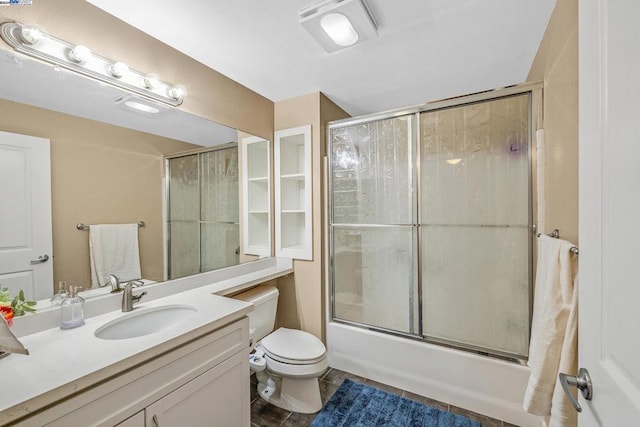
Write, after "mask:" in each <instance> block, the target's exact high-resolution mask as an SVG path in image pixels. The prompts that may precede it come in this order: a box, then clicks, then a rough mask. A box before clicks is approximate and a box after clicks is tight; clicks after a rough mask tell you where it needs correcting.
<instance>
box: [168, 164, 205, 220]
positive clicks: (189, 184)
mask: <svg viewBox="0 0 640 427" xmlns="http://www.w3.org/2000/svg"><path fill="white" fill-rule="evenodd" d="M170 165H171V167H170V168H169V221H171V222H173V221H197V220H198V219H199V215H200V214H199V210H200V203H199V200H200V196H199V192H200V190H199V185H200V184H199V182H198V156H197V155H193V156H185V157H180V158H177V159H171V163H170Z"/></svg>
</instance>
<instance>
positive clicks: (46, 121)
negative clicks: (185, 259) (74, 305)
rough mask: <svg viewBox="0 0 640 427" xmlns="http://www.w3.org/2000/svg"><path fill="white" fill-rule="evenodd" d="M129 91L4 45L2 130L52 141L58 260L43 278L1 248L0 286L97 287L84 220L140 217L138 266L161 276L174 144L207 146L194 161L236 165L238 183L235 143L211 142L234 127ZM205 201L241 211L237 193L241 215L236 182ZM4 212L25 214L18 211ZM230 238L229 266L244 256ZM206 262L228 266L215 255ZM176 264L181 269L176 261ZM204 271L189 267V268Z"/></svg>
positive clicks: (9, 228) (4, 226)
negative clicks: (139, 105) (140, 102)
mask: <svg viewBox="0 0 640 427" xmlns="http://www.w3.org/2000/svg"><path fill="white" fill-rule="evenodd" d="M131 99H132V98H131V96H130V95H128V94H126V93H124V92H122V91H120V90H119V89H116V88H113V87H111V86H107V85H104V84H100V83H98V82H96V81H93V80H91V79H88V78H85V77H82V76H79V75H77V74H74V73H71V72H68V71H65V70H60V69H56V68H54V67H51V66H49V65H47V64H44V63H41V62H39V61H35V60H31V59H28V58H25V57H23V56H22V55H18V54H14V53H13V52H8V51H2V50H0V111H1V112H2V113H1V114H0V131H2V132H3V133H6V134H19V135H28V136H32V137H37V138H43V139H47V140H49V141H50V144H49V145H50V165H51V173H50V178H51V184H50V185H51V196H52V197H51V212H50V218H51V219H50V220H51V223H52V239H53V249H52V253H51V254H47V255H48V256H50V261H52V265H53V277H52V278H48V279H38V278H34V277H35V276H33V275H29V274H22V273H21V271H20V269H17V270H13V271H12V270H11V269H7V268H6V265H5V264H6V260H4V261H3V259H2V258H1V256H2V252H4V250H3V249H2V248H0V286H3V287H9V288H14V289H15V288H18V287H19V288H23V289H25V292H26V293H27V296H28V297H30V298H36V299H43V298H48V297H50V296H51V295H52V294H53V292H54V283H55V284H57V283H58V282H59V281H63V280H64V281H66V282H67V283H77V284H79V285H81V286H83V288H85V289H88V288H91V272H90V255H89V236H88V234H89V232H88V231H83V230H79V229H78V228H77V227H76V225H77V224H79V223H82V224H85V225H87V226H89V227H90V226H91V225H92V224H122V223H137V222H138V221H144V227H141V228H140V229H139V230H138V239H139V249H140V265H141V270H142V276H143V278H144V279H149V280H152V281H162V280H165V279H166V278H167V277H168V272H169V271H170V268H169V265H168V255H167V252H168V249H167V248H168V247H170V245H169V244H167V236H168V235H169V233H168V231H169V230H168V228H169V227H168V226H167V224H168V221H167V213H166V212H167V206H166V203H167V202H166V200H165V198H164V196H163V195H164V194H165V191H166V188H167V181H168V179H169V177H168V176H167V169H166V162H167V159H170V158H176V157H175V155H176V153H181V155H184V153H191V152H194V153H195V152H203V151H206V152H210V153H212V154H208V155H205V156H198V155H196V156H195V158H196V159H198V158H199V157H204V158H206V159H205V160H202V159H200V160H196V161H199V162H200V163H201V165H203V164H206V165H208V166H207V167H209V170H213V169H215V168H217V167H218V166H220V165H221V166H222V167H224V168H225V170H226V171H227V172H228V173H229V174H230V175H233V174H235V178H236V180H235V182H233V181H230V182H231V183H232V184H229V182H227V183H226V184H224V185H226V191H231V190H229V188H228V187H229V185H234V186H236V188H237V186H238V181H237V176H238V173H237V172H238V164H237V162H238V156H237V147H236V154H235V155H234V154H230V152H227V153H225V154H220V153H222V152H218V151H210V150H212V149H215V148H216V147H226V148H228V147H234V146H235V145H234V143H237V139H238V132H237V130H236V129H233V128H229V127H227V126H223V125H220V124H218V123H214V122H211V121H208V120H205V119H203V118H200V117H196V116H194V115H191V114H188V113H185V112H183V111H181V110H179V109H176V108H169V107H163V106H160V105H154V107H155V108H156V109H157V110H158V111H157V112H156V113H150V112H147V111H141V110H137V109H132V108H131V107H130V106H128V105H127V104H128V101H129V100H131ZM129 104H130V103H129ZM1 144H2V141H0V145H1ZM0 155H1V153H0ZM189 159H190V160H193V159H194V157H189ZM207 162H208V163H207ZM233 162H235V164H233V165H232V164H231V163H233ZM176 170H177V169H176ZM179 181H180V177H178V179H177V181H176V182H179ZM231 193H233V191H231ZM203 203H204V202H203ZM206 203H207V209H208V212H209V213H212V212H215V211H216V209H218V207H219V208H221V209H224V210H225V211H224V212H225V213H223V214H221V215H220V216H218V217H219V218H220V220H221V221H223V222H224V221H226V222H234V221H236V220H232V219H229V218H228V216H229V212H230V211H231V212H234V208H233V207H231V208H230V206H229V203H231V204H235V217H236V218H237V217H238V215H237V211H238V208H237V203H238V196H237V192H236V193H235V196H232V197H231V200H230V199H228V198H227V197H226V196H225V195H224V194H221V195H216V196H215V197H213V198H210V199H207V200H206ZM3 204H4V207H3V208H1V209H4V212H5V214H6V213H7V212H9V207H8V206H7V205H6V204H5V203H4V201H3ZM187 205H188V203H187ZM185 206H186V205H185ZM7 215H8V217H11V215H13V217H14V218H20V216H21V215H22V214H21V213H15V212H14V213H13V214H7ZM218 217H217V218H218ZM5 218H6V217H5ZM209 219H211V218H207V220H209ZM238 221H239V219H238V220H237V221H236V222H238ZM218 228H220V227H218ZM222 228H224V232H225V233H227V234H228V233H237V232H238V230H239V226H238V224H237V223H236V224H235V225H228V226H225V227H222ZM13 230H15V227H14V226H13V225H12V224H11V223H10V222H9V221H6V220H3V222H2V223H1V224H0V236H10V235H12V234H11V233H13ZM30 232H31V231H29V230H27V231H26V232H25V233H26V234H25V235H27V234H29V233H30ZM206 233H209V234H210V233H211V232H210V231H207V232H206ZM206 233H205V234H206ZM14 234H15V233H14ZM194 238H195V237H194ZM208 238H210V239H212V236H209V237H208ZM228 242H232V243H228V244H227V246H229V245H234V247H233V252H234V253H233V255H234V256H231V257H227V259H226V260H225V261H224V266H226V265H229V264H233V263H236V262H241V261H243V260H248V258H247V257H242V256H236V255H238V254H236V253H235V251H237V250H238V248H236V246H237V245H239V239H238V238H237V237H235V238H231V239H229V240H228ZM189 243H195V242H194V241H191V240H190V238H189V237H183V241H182V244H185V245H186V244H189ZM0 246H2V244H0ZM174 250H175V249H174ZM36 255H37V254H36ZM42 255H44V254H42ZM202 256H206V254H205V255H202ZM37 260H38V257H37V256H36V259H35V261H37ZM204 263H205V264H206V260H205V262H204ZM209 265H210V266H211V268H216V267H220V266H223V265H222V264H221V262H220V261H219V260H214V261H212V262H211V263H210V264H209ZM2 269H4V270H2ZM173 269H174V272H175V269H176V267H175V266H174V267H173ZM200 271H202V269H197V270H195V269H192V270H189V271H187V272H186V273H185V274H191V273H194V274H195V273H198V272H200ZM185 274H182V273H181V274H180V276H184V275H185Z"/></svg>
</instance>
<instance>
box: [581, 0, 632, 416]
mask: <svg viewBox="0 0 640 427" xmlns="http://www.w3.org/2000/svg"><path fill="white" fill-rule="evenodd" d="M639 17H640V2H639V1H638V0H616V1H610V0H580V3H579V32H580V33H579V38H580V42H579V43H580V52H579V53H580V118H579V119H580V120H579V123H580V125H579V126H580V255H579V256H580V278H579V280H580V284H579V286H580V291H579V292H580V322H579V352H580V353H579V354H580V356H579V363H580V367H581V368H586V369H587V370H588V371H589V373H590V376H591V379H592V382H593V398H592V400H591V401H587V400H585V399H583V398H582V396H580V404H581V405H582V409H583V410H582V413H581V414H580V415H579V417H578V420H579V424H580V426H581V427H585V426H597V425H601V426H612V427H617V426H620V427H625V426H637V425H640V238H638V237H639V236H640V221H639V219H640V47H639V46H640V24H639V23H638V19H639Z"/></svg>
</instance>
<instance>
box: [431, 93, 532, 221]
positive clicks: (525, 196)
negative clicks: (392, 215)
mask: <svg viewBox="0 0 640 427" xmlns="http://www.w3.org/2000/svg"><path fill="white" fill-rule="evenodd" d="M528 104H529V103H528V95H520V96H514V97H509V98H503V99H498V100H494V101H489V102H482V103H477V104H472V105H467V106H462V107H456V108H449V109H445V110H438V111H433V112H427V113H422V114H420V131H421V135H420V144H421V145H420V150H421V159H420V161H421V163H420V168H421V174H422V181H421V191H422V218H421V221H422V223H427V224H478V225H486V224H512V225H515V224H517V225H522V226H526V225H528V224H529V145H528V144H529V125H528V123H529V122H528V117H529V115H528Z"/></svg>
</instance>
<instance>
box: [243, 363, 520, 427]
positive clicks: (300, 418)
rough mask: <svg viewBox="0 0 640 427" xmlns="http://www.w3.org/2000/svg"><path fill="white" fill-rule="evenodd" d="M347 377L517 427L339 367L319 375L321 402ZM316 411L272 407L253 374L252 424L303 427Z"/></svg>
mask: <svg viewBox="0 0 640 427" xmlns="http://www.w3.org/2000/svg"><path fill="white" fill-rule="evenodd" d="M345 378H350V379H352V380H354V381H359V382H362V383H365V384H368V385H370V386H372V387H377V388H379V389H382V390H385V391H387V392H389V393H395V394H398V395H400V396H403V397H406V398H407V399H412V400H416V401H418V402H422V403H424V404H426V405H429V406H433V407H435V408H438V409H444V410H446V411H451V412H453V413H455V414H460V415H464V416H465V417H467V418H470V419H472V420H476V421H479V422H480V423H481V424H482V426H483V427H516V426H514V425H513V424H509V423H507V422H502V421H500V420H496V419H494V418H490V417H487V416H486V415H482V414H477V413H475V412H471V411H467V410H465V409H462V408H458V407H456V406H452V405H448V404H446V403H442V402H439V401H437V400H433V399H429V398H427V397H423V396H419V395H417V394H413V393H410V392H408V391H404V390H401V389H399V388H395V387H392V386H389V385H386V384H382V383H379V382H376V381H372V380H368V379H366V378H362V377H358V376H356V375H351V374H349V373H347V372H343V371H339V370H337V369H331V368H329V369H328V370H327V372H326V373H325V374H324V375H323V376H322V377H320V394H321V396H322V402H323V403H327V401H328V400H329V398H330V397H331V396H332V395H333V393H334V392H335V391H336V390H337V389H338V386H340V384H341V383H342V381H343V380H344V379H345ZM315 416H316V414H298V413H294V412H289V411H285V410H284V409H280V408H278V407H276V406H273V405H271V404H269V403H267V402H265V401H264V400H262V399H260V397H259V396H258V393H257V391H256V379H255V375H252V376H251V426H252V427H276V426H281V427H303V426H308V425H309V424H311V421H313V419H314V418H315Z"/></svg>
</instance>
